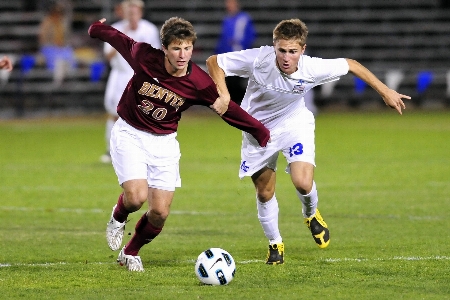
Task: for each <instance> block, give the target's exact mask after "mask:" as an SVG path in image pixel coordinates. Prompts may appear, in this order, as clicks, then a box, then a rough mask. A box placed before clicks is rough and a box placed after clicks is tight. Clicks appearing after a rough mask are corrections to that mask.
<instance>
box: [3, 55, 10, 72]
mask: <svg viewBox="0 0 450 300" xmlns="http://www.w3.org/2000/svg"><path fill="white" fill-rule="evenodd" d="M12 69H13V65H12V61H11V59H9V57H8V56H3V58H2V59H0V70H7V71H11V70H12Z"/></svg>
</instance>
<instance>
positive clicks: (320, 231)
mask: <svg viewBox="0 0 450 300" xmlns="http://www.w3.org/2000/svg"><path fill="white" fill-rule="evenodd" d="M305 224H306V226H308V228H309V230H311V234H312V237H313V238H314V241H316V244H317V246H319V248H322V249H323V248H326V247H328V245H329V244H330V231H329V230H328V226H327V223H325V221H324V220H323V218H322V216H321V215H320V212H319V210H318V209H317V208H316V213H315V214H314V215H313V216H312V217H309V218H305Z"/></svg>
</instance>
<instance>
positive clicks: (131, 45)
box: [88, 22, 142, 70]
mask: <svg viewBox="0 0 450 300" xmlns="http://www.w3.org/2000/svg"><path fill="white" fill-rule="evenodd" d="M88 33H89V35H90V36H91V37H92V38H98V39H100V40H102V41H104V42H106V43H108V44H110V45H111V46H112V47H114V48H115V49H116V50H117V51H118V52H119V53H120V55H122V57H123V58H124V59H125V60H126V61H127V62H128V64H129V65H130V66H131V67H132V68H133V69H134V70H136V69H137V68H138V66H139V63H138V60H137V59H136V57H137V56H138V55H137V53H138V50H139V48H140V46H141V44H142V43H138V42H136V41H135V40H133V39H131V38H130V37H128V36H127V35H125V34H124V33H122V32H120V31H118V30H117V29H115V28H113V27H111V26H109V25H105V24H103V23H101V22H95V23H94V24H92V25H91V26H90V27H89V30H88Z"/></svg>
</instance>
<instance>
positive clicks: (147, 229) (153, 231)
mask: <svg viewBox="0 0 450 300" xmlns="http://www.w3.org/2000/svg"><path fill="white" fill-rule="evenodd" d="M161 230H162V227H161V228H156V227H154V226H153V225H152V224H150V222H148V219H147V213H145V214H144V215H143V216H142V217H141V219H140V220H139V221H138V222H137V224H136V231H135V232H134V235H133V237H132V238H131V240H130V241H129V242H128V244H127V246H126V247H125V250H124V252H125V254H127V255H133V256H136V255H138V253H139V250H140V249H141V248H142V246H144V245H145V244H148V243H150V242H151V241H152V240H153V239H154V238H155V237H157V236H158V234H159V233H160V232H161Z"/></svg>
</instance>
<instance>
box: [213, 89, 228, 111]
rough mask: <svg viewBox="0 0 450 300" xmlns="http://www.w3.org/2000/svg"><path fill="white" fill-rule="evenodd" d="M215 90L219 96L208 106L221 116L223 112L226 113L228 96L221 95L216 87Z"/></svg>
mask: <svg viewBox="0 0 450 300" xmlns="http://www.w3.org/2000/svg"><path fill="white" fill-rule="evenodd" d="M217 92H218V93H219V97H218V98H217V99H216V101H215V102H214V103H213V104H212V105H210V106H209V107H210V108H211V109H212V110H213V111H215V112H216V113H217V114H218V115H219V116H223V114H224V113H226V112H227V110H228V104H229V103H230V96H229V95H227V96H225V95H222V93H221V92H220V90H219V89H217Z"/></svg>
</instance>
